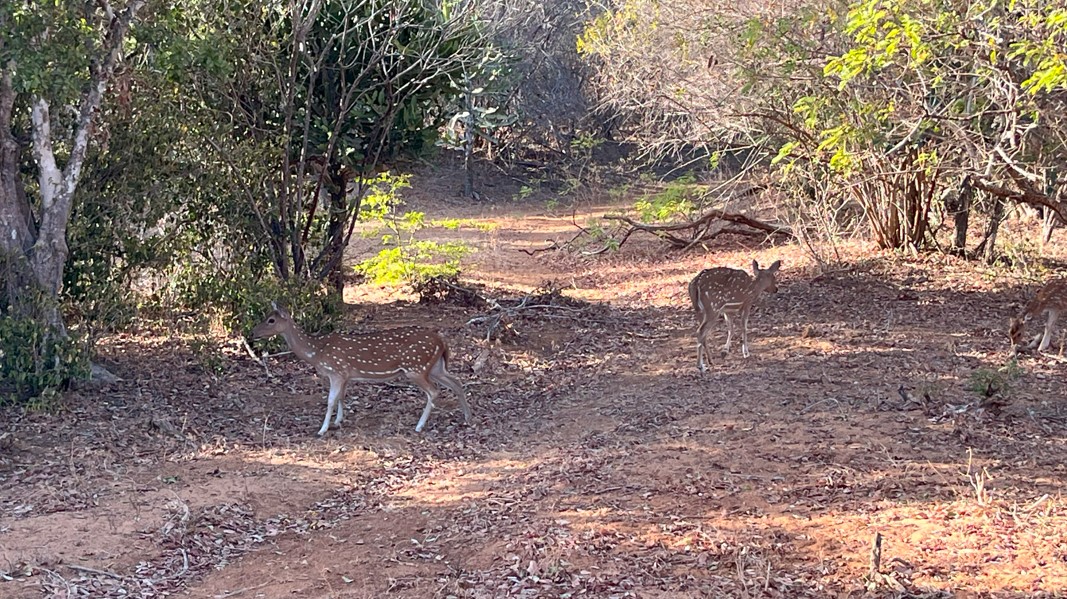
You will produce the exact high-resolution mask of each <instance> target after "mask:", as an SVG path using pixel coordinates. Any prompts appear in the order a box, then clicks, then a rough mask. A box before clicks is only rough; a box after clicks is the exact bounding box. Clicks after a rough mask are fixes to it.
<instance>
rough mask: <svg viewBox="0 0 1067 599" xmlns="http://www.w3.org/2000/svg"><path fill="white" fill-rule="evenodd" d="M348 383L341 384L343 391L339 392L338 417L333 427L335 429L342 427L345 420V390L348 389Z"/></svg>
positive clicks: (334, 420)
mask: <svg viewBox="0 0 1067 599" xmlns="http://www.w3.org/2000/svg"><path fill="white" fill-rule="evenodd" d="M347 383H348V382H347V381H345V382H342V383H341V390H340V391H338V392H337V416H336V417H335V418H334V419H333V425H334V427H335V428H337V427H340V426H341V422H343V421H344V419H345V389H346V388H347V386H348V385H347Z"/></svg>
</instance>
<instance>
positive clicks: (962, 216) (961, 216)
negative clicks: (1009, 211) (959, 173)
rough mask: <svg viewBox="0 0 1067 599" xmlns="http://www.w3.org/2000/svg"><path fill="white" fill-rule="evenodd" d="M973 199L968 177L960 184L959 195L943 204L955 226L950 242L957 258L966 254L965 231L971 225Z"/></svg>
mask: <svg viewBox="0 0 1067 599" xmlns="http://www.w3.org/2000/svg"><path fill="white" fill-rule="evenodd" d="M973 199H974V186H973V185H972V184H971V177H970V175H968V176H966V177H964V178H963V181H961V182H960V190H959V194H958V195H956V197H954V198H950V199H949V201H947V202H946V203H945V208H947V209H948V212H949V214H951V215H952V219H953V221H954V222H955V225H956V236H955V238H954V239H953V240H952V253H953V254H956V255H957V256H964V255H966V254H967V231H968V229H969V228H970V224H971V201H972V200H973Z"/></svg>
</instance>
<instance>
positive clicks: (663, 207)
mask: <svg viewBox="0 0 1067 599" xmlns="http://www.w3.org/2000/svg"><path fill="white" fill-rule="evenodd" d="M694 181H695V178H694V177H693V176H692V175H685V176H683V177H679V178H678V179H675V180H674V181H671V182H670V183H668V184H667V186H666V188H664V189H663V190H661V191H659V192H657V193H656V194H654V195H652V196H646V197H644V198H642V199H640V200H638V201H637V202H635V203H634V210H636V211H637V214H638V218H640V220H641V222H645V223H660V222H666V221H670V220H675V219H679V218H680V219H683V220H688V219H690V218H691V217H692V216H693V213H694V212H695V211H696V209H697V201H698V199H699V198H700V197H701V196H702V195H703V194H704V192H705V191H706V190H707V186H706V185H700V184H697V183H695V182H694Z"/></svg>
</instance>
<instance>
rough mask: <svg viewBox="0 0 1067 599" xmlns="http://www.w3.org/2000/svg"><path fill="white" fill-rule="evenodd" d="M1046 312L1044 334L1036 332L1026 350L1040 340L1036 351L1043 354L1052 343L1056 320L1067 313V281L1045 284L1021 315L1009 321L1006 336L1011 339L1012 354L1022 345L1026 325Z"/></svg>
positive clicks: (1053, 280) (1055, 280) (1054, 281)
mask: <svg viewBox="0 0 1067 599" xmlns="http://www.w3.org/2000/svg"><path fill="white" fill-rule="evenodd" d="M1046 312H1047V313H1048V320H1047V321H1045V332H1044V334H1042V333H1040V332H1038V333H1037V334H1036V335H1034V337H1033V339H1031V340H1030V343H1029V344H1027V346H1026V347H1027V349H1033V348H1034V346H1035V345H1037V342H1038V339H1040V340H1041V345H1037V351H1041V352H1043V351H1045V350H1046V349H1048V346H1049V342H1050V341H1052V333H1053V332H1055V329H1056V320H1057V319H1059V317H1060V313H1062V312H1067V279H1052V280H1051V281H1049V282H1048V283H1045V286H1044V287H1042V288H1041V289H1040V290H1039V291H1038V292H1037V295H1035V296H1034V299H1032V300H1030V303H1028V304H1026V308H1025V309H1024V310H1023V311H1022V313H1021V314H1019V315H1018V316H1016V317H1014V318H1012V319H1011V326H1010V328H1009V329H1008V336H1009V337H1010V338H1011V346H1012V353H1015V352H1017V351H1018V350H1019V347H1020V346H1021V345H1022V341H1023V335H1024V331H1025V330H1026V325H1027V323H1029V322H1030V321H1031V320H1033V319H1034V318H1035V317H1039V316H1041V315H1042V314H1044V313H1046Z"/></svg>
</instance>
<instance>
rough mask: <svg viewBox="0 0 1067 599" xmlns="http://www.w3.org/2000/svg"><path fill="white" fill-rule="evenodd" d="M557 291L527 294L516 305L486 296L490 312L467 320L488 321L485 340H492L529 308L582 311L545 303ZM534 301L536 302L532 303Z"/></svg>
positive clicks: (471, 321)
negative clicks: (509, 322)
mask: <svg viewBox="0 0 1067 599" xmlns="http://www.w3.org/2000/svg"><path fill="white" fill-rule="evenodd" d="M554 293H558V290H557V291H553V292H551V293H548V294H544V293H538V294H535V295H529V294H528V295H525V296H523V297H522V299H520V300H519V301H518V303H516V304H515V305H511V306H509V305H505V304H504V303H503V302H502V301H497V300H495V299H492V298H485V299H486V303H488V304H489V313H488V314H484V315H482V316H475V317H474V318H471V319H470V320H468V321H467V324H468V325H476V324H483V323H488V326H487V327H486V331H485V340H486V341H491V340H492V339H494V338H495V337H497V336H498V335H499V333H500V331H501V330H502V329H504V328H506V326H507V322H508V321H510V320H511V319H514V318H515V317H517V316H518V315H519V314H520V313H522V312H524V311H527V310H549V311H551V310H558V311H560V312H570V313H580V312H582V311H583V308H579V307H574V306H561V305H558V304H554V303H551V302H549V303H544V301H543V300H544V298H545V297H551V296H552V295H553V294H554ZM531 302H534V303H531Z"/></svg>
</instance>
